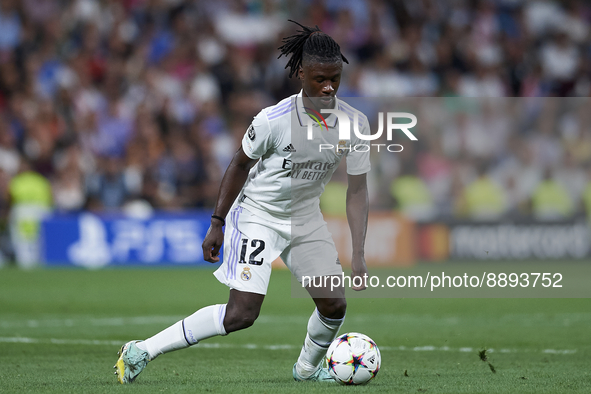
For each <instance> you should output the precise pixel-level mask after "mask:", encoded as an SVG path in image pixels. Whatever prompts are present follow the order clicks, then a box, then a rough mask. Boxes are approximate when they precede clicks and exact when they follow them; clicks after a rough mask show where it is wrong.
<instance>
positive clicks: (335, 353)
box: [326, 332, 382, 384]
mask: <svg viewBox="0 0 591 394" xmlns="http://www.w3.org/2000/svg"><path fill="white" fill-rule="evenodd" d="M381 359H382V357H381V356H380V350H379V349H378V346H377V345H376V343H375V342H374V341H373V340H372V339H371V338H370V337H368V336H367V335H363V334H359V333H357V332H349V333H347V334H343V335H341V336H339V337H338V338H337V339H335V340H334V341H333V342H332V343H331V344H330V346H329V348H328V351H327V352H326V361H327V362H328V372H329V373H330V375H331V376H332V377H333V378H334V379H335V380H336V381H337V382H339V383H341V384H364V383H367V382H369V381H370V380H371V379H372V378H373V377H374V376H376V374H377V373H378V370H379V369H380V362H381Z"/></svg>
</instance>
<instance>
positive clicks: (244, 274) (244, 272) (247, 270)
mask: <svg viewBox="0 0 591 394" xmlns="http://www.w3.org/2000/svg"><path fill="white" fill-rule="evenodd" d="M250 278H252V272H250V267H244V269H243V270H242V272H241V273H240V279H242V280H244V281H247V280H250Z"/></svg>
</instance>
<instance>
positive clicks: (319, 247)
mask: <svg viewBox="0 0 591 394" xmlns="http://www.w3.org/2000/svg"><path fill="white" fill-rule="evenodd" d="M292 22H293V21H292ZM294 23H297V22H294ZM298 25H299V26H300V27H302V30H298V34H295V35H293V36H290V37H287V38H284V40H283V42H284V45H283V46H281V47H280V48H279V49H280V51H281V54H280V56H279V57H281V56H283V55H285V56H290V58H289V61H288V63H287V66H286V68H287V67H289V68H290V73H289V76H290V77H291V76H292V75H294V74H297V76H298V77H299V79H300V80H301V81H302V90H301V91H300V92H299V93H298V94H295V95H293V96H291V97H288V98H286V99H284V100H282V101H280V102H279V103H278V104H276V105H274V106H271V107H268V108H265V109H263V110H262V111H261V112H260V113H259V114H258V115H257V116H255V118H254V120H253V122H252V124H251V125H250V127H249V128H248V130H247V131H246V133H245V135H244V137H243V139H242V146H241V147H240V148H239V149H238V151H237V152H236V154H235V155H234V158H233V160H232V162H231V163H230V165H229V166H228V169H227V170H226V173H225V174H224V177H223V179H222V183H221V186H220V190H219V195H218V199H217V202H216V206H215V209H214V213H213V215H212V216H211V225H210V227H209V230H208V232H207V235H206V237H205V240H204V241H203V255H204V258H205V260H207V261H209V262H211V263H216V262H218V261H219V250H220V248H221V246H222V242H224V241H225V247H224V259H223V263H222V265H221V266H220V267H219V268H218V269H217V270H216V271H215V273H214V275H215V276H216V278H217V279H218V280H219V281H220V282H222V283H224V284H226V285H227V286H228V287H229V288H230V297H229V300H228V302H227V304H218V305H211V306H207V307H204V308H202V309H199V310H198V311H197V312H195V313H194V314H192V315H191V316H189V317H187V318H185V319H183V320H181V321H179V322H177V323H175V324H173V325H172V326H170V327H169V328H167V329H165V330H163V331H161V332H160V333H158V334H156V335H154V336H153V337H151V338H148V339H146V340H144V341H131V342H128V343H126V344H125V345H124V346H123V347H122V348H121V351H120V357H119V360H118V361H117V364H116V365H115V368H116V372H115V373H116V374H117V375H118V380H119V382H121V383H130V382H133V381H134V379H135V378H136V377H137V376H138V375H139V373H140V372H141V371H142V370H143V369H144V368H145V366H146V365H147V364H148V362H149V361H151V360H154V359H155V358H156V357H158V356H159V355H160V354H163V353H167V352H170V351H173V350H178V349H183V348H186V347H189V346H191V345H195V344H197V343H198V342H199V341H201V340H203V339H206V338H210V337H213V336H216V335H227V334H229V333H231V332H233V331H237V330H241V329H244V328H247V327H250V326H251V325H252V324H253V323H254V321H255V320H256V318H257V317H258V315H259V311H260V308H261V305H262V303H263V300H264V298H265V294H266V292H267V286H268V283H269V279H270V275H271V263H272V261H273V260H275V259H276V258H277V257H279V256H280V257H281V258H282V260H283V261H284V263H285V264H286V265H287V266H288V268H290V270H291V272H292V273H293V274H294V275H295V277H296V278H297V279H298V280H299V281H300V282H302V277H305V276H306V277H317V278H318V277H322V278H325V277H330V276H332V275H338V276H341V275H342V268H341V265H340V263H339V260H338V257H337V252H336V248H335V245H334V243H333V241H332V239H331V236H330V233H329V232H328V229H327V226H326V223H325V222H324V220H323V218H322V214H321V212H320V208H319V198H320V195H321V194H322V191H323V190H324V186H325V185H326V183H327V182H328V181H329V179H330V177H331V175H332V173H333V172H334V171H335V169H336V168H337V166H338V164H339V162H340V160H341V159H342V157H344V156H346V157H347V159H346V162H347V173H348V188H347V200H346V201H347V217H348V221H349V227H350V230H351V235H352V242H353V245H352V246H353V248H352V249H353V255H352V263H351V265H352V276H353V278H352V279H355V278H357V277H359V278H360V277H363V276H364V275H366V274H367V267H366V264H365V259H364V242H365V233H366V229H367V213H368V195H367V184H366V173H367V172H368V171H369V170H370V163H369V153H367V152H358V151H356V150H354V149H352V145H353V144H355V143H358V142H361V141H360V140H359V139H358V138H357V137H356V136H355V135H354V134H353V133H351V134H352V135H354V136H353V137H352V138H351V140H347V141H346V140H339V128H338V126H339V125H338V123H339V122H338V115H337V114H334V113H333V114H330V115H328V116H327V117H326V118H324V117H323V119H322V121H321V122H320V121H319V122H316V120H320V118H319V117H318V115H319V114H321V111H322V109H332V110H340V111H342V112H343V113H346V114H347V116H348V117H349V118H350V120H351V122H350V123H351V124H352V122H353V121H354V120H356V119H357V120H358V122H359V127H360V128H359V130H361V132H362V133H364V134H369V127H368V124H367V118H366V117H365V116H363V114H361V113H359V112H358V111H356V110H355V109H354V108H352V107H351V106H349V105H348V104H346V103H344V102H343V101H342V100H339V99H337V97H336V93H337V90H338V88H339V84H340V79H341V72H342V69H343V61H344V62H347V63H348V61H347V59H346V58H345V57H344V56H343V55H342V54H341V51H340V47H339V45H338V44H337V43H336V42H335V41H334V40H333V39H332V38H331V37H330V36H328V35H327V34H325V33H323V32H322V31H320V29H319V28H318V27H316V28H310V27H306V26H302V25H300V24H299V23H298ZM314 114H316V115H314ZM355 114H357V116H355ZM310 115H312V116H313V117H315V118H316V119H315V120H312V119H311V117H310ZM325 115H326V114H325ZM309 122H311V123H312V124H313V126H311V129H312V131H313V134H314V135H313V138H312V139H308V134H307V130H308V123H309ZM319 126H321V127H319ZM320 143H322V144H323V146H333V147H334V149H319V144H320ZM224 225H225V227H226V228H225V233H224V231H222V228H223V226H224ZM351 283H352V284H355V283H356V284H359V281H357V280H355V281H352V282H351ZM304 284H305V283H304ZM312 287H313V286H310V285H309V284H308V286H306V289H307V290H308V292H309V293H310V295H311V296H312V298H313V300H314V302H315V304H316V309H315V310H314V312H313V313H312V316H311V317H310V319H309V321H308V327H307V331H308V332H307V335H306V338H305V341H304V345H303V347H302V350H301V352H300V356H299V358H298V360H297V362H296V363H295V364H294V367H293V372H292V373H293V377H294V379H295V380H297V381H303V380H312V381H333V382H334V380H333V379H332V378H331V377H330V375H329V373H328V370H327V369H326V368H322V360H323V357H324V356H325V354H326V350H327V348H328V346H329V345H330V343H331V342H332V341H333V340H334V338H335V337H336V336H337V334H338V331H339V328H340V327H341V325H342V324H343V320H344V318H345V311H346V307H347V304H346V300H345V297H344V288H343V287H340V288H339V289H337V290H336V292H329V291H327V290H326V289H324V290H323V289H315V288H312ZM364 288H365V286H364V284H363V283H361V285H360V286H357V287H355V286H353V289H355V290H363V289H364Z"/></svg>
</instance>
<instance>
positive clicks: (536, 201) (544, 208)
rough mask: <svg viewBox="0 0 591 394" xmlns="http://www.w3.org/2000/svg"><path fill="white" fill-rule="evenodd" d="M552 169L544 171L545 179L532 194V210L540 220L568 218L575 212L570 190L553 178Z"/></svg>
mask: <svg viewBox="0 0 591 394" xmlns="http://www.w3.org/2000/svg"><path fill="white" fill-rule="evenodd" d="M552 175H553V174H552V170H551V169H550V168H547V169H546V170H545V171H544V179H543V180H542V182H540V184H539V185H538V187H537V188H536V190H535V191H534V193H533V195H532V211H533V215H534V217H535V218H536V219H538V220H544V221H552V220H560V219H567V218H569V217H570V216H571V215H572V214H573V213H574V206H573V202H572V200H571V198H570V196H569V195H568V191H567V190H566V189H565V188H564V187H563V186H562V185H560V183H558V182H557V181H556V180H554V179H553V178H552Z"/></svg>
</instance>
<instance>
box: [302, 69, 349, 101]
mask: <svg viewBox="0 0 591 394" xmlns="http://www.w3.org/2000/svg"><path fill="white" fill-rule="evenodd" d="M342 71H343V63H342V62H332V63H318V62H314V63H309V64H305V65H303V66H302V68H300V73H299V76H300V79H301V80H302V88H303V90H304V96H305V97H318V98H319V99H317V100H314V104H315V105H316V107H318V108H319V109H321V108H334V100H335V96H336V94H337V90H339V85H340V84H341V72H342Z"/></svg>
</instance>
